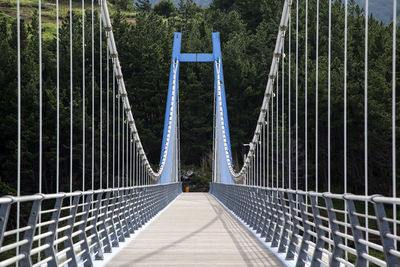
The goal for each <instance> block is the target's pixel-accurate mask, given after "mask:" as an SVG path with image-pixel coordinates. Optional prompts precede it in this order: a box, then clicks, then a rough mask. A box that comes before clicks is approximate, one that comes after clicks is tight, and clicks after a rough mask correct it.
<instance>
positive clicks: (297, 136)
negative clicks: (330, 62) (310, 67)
mask: <svg viewBox="0 0 400 267" xmlns="http://www.w3.org/2000/svg"><path fill="white" fill-rule="evenodd" d="M329 1H330V0H329ZM298 91H299V0H296V190H298V189H299V146H298V145H299V130H298V128H299V127H298V126H299V103H298V102H299V97H298V95H299V93H298Z"/></svg>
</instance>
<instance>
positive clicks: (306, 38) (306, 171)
mask: <svg viewBox="0 0 400 267" xmlns="http://www.w3.org/2000/svg"><path fill="white" fill-rule="evenodd" d="M305 9H306V10H305V13H306V14H305V16H306V22H305V24H306V25H305V41H304V42H305V48H304V55H305V56H304V68H305V70H304V71H305V75H304V148H305V155H304V169H305V173H304V180H305V190H306V192H307V191H308V125H307V118H308V102H307V101H308V99H307V98H308V50H307V49H308V0H306V7H305ZM306 200H307V199H306Z"/></svg>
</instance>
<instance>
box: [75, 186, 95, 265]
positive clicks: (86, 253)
mask: <svg viewBox="0 0 400 267" xmlns="http://www.w3.org/2000/svg"><path fill="white" fill-rule="evenodd" d="M92 198H93V193H90V194H88V195H87V196H86V198H85V195H83V199H84V205H83V209H82V217H81V221H82V223H81V224H80V225H79V230H80V234H79V235H78V237H79V240H82V241H83V242H82V243H81V250H82V251H83V254H82V261H83V262H84V266H85V267H86V266H87V267H92V266H93V261H92V257H91V256H90V249H89V241H88V239H87V235H86V224H87V221H88V217H89V211H90V205H91V204H92Z"/></svg>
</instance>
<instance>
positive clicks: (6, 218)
mask: <svg viewBox="0 0 400 267" xmlns="http://www.w3.org/2000/svg"><path fill="white" fill-rule="evenodd" d="M181 192H182V189H181V183H171V184H160V185H150V186H137V187H126V188H119V189H104V190H95V191H86V192H80V191H78V192H73V193H58V194H48V195H44V194H36V195H32V196H22V197H13V196H5V197H1V198H0V266H9V265H12V264H19V265H20V266H42V265H43V264H47V266H62V265H66V264H68V266H78V265H83V266H93V260H102V259H103V254H104V253H111V252H112V248H113V247H118V245H119V243H120V242H123V241H125V239H126V238H128V237H129V236H130V235H131V234H133V233H134V232H135V231H136V230H137V229H139V228H140V227H142V226H143V225H144V224H145V223H146V222H148V221H149V220H150V219H151V218H152V217H154V216H155V215H156V214H157V213H158V212H160V211H161V210H162V209H163V208H165V207H166V206H167V205H168V204H169V203H170V202H171V201H172V200H174V199H175V198H176V197H177V196H178V195H179V194H180V193H181ZM17 203H19V204H20V205H21V210H22V211H27V212H28V211H29V216H28V214H25V216H23V217H26V220H25V222H21V226H20V227H19V228H15V225H14V223H13V222H12V218H10V210H11V209H13V208H15V206H16V204H17ZM39 215H41V216H39ZM39 218H40V219H39ZM17 235H19V236H20V238H19V241H18V242H16V240H17V238H16V236H17ZM39 240H41V242H38V241H39ZM38 244H40V245H38ZM17 248H18V249H17ZM15 250H17V251H19V253H18V254H17V255H15ZM10 255H11V256H10ZM14 255H15V256H14Z"/></svg>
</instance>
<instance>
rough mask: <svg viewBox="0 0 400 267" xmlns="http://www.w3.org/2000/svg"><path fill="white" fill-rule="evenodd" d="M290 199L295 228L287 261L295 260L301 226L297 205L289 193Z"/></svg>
mask: <svg viewBox="0 0 400 267" xmlns="http://www.w3.org/2000/svg"><path fill="white" fill-rule="evenodd" d="M288 198H289V206H290V214H291V218H292V223H293V227H292V235H291V237H290V242H289V247H288V250H287V253H286V258H285V259H286V260H293V259H294V255H295V254H296V246H297V243H298V238H297V234H298V233H299V228H297V226H298V225H299V221H298V220H297V218H296V216H297V212H296V209H295V203H293V202H294V200H293V193H292V192H288Z"/></svg>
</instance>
